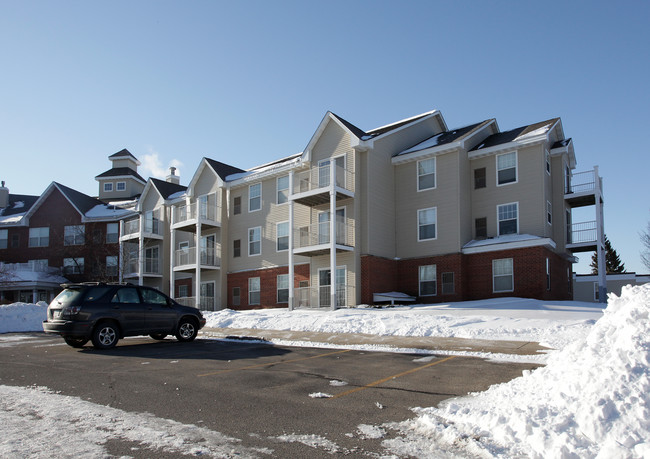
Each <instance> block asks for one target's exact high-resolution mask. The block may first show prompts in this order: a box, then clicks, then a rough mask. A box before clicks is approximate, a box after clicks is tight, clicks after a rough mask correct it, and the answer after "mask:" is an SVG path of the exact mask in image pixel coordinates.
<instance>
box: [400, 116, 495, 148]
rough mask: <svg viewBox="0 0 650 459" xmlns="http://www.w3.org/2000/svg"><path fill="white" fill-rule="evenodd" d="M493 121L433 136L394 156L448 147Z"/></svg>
mask: <svg viewBox="0 0 650 459" xmlns="http://www.w3.org/2000/svg"><path fill="white" fill-rule="evenodd" d="M490 121H492V120H486V121H481V122H480V123H475V124H470V125H469V126H463V127H461V128H456V129H452V130H450V131H445V132H441V133H439V134H436V135H433V136H431V137H429V138H428V139H426V140H424V141H422V142H420V143H418V144H416V145H414V146H412V147H411V148H408V149H406V150H404V151H401V152H399V153H397V154H395V155H394V156H402V155H408V154H409V153H415V152H416V151H422V150H426V149H427V148H433V147H440V146H443V145H447V144H450V143H453V142H456V141H457V140H459V139H461V138H462V137H464V136H465V135H467V134H469V133H471V132H472V131H474V130H475V129H476V128H477V127H479V126H481V125H484V124H487V123H489V122H490Z"/></svg>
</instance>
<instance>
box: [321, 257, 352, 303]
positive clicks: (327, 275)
mask: <svg viewBox="0 0 650 459" xmlns="http://www.w3.org/2000/svg"><path fill="white" fill-rule="evenodd" d="M345 271H346V270H345V266H343V267H339V268H336V306H337V307H343V306H345V304H346V294H345ZM331 285H332V273H331V270H330V269H329V268H325V269H321V270H319V271H318V306H319V307H321V308H329V307H330V306H331V304H332V303H331V296H330V286H331Z"/></svg>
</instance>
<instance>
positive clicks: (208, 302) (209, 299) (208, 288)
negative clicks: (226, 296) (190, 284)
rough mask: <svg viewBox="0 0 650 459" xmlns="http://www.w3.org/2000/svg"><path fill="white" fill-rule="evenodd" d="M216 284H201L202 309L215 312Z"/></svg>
mask: <svg viewBox="0 0 650 459" xmlns="http://www.w3.org/2000/svg"><path fill="white" fill-rule="evenodd" d="M214 292H215V288H214V282H201V300H200V301H201V309H203V310H207V311H214V299H215V298H214Z"/></svg>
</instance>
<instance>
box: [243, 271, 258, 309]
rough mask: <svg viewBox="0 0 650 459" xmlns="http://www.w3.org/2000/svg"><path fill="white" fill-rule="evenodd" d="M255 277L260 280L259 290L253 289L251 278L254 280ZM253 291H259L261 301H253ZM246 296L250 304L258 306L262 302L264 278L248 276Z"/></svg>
mask: <svg viewBox="0 0 650 459" xmlns="http://www.w3.org/2000/svg"><path fill="white" fill-rule="evenodd" d="M253 279H257V281H258V282H259V290H251V280H253ZM251 292H257V293H259V295H260V299H259V301H258V302H257V303H251ZM246 296H247V304H248V305H249V306H257V305H261V304H262V278H261V277H260V276H255V277H249V278H248V292H247V294H246ZM240 301H241V297H240Z"/></svg>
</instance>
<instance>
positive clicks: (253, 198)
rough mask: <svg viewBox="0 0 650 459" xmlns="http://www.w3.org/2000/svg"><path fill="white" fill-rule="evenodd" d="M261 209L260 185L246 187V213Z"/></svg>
mask: <svg viewBox="0 0 650 459" xmlns="http://www.w3.org/2000/svg"><path fill="white" fill-rule="evenodd" d="M261 208H262V184H261V183H256V184H255V185H251V186H249V187H248V211H249V212H255V211H256V210H260V209H261Z"/></svg>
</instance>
